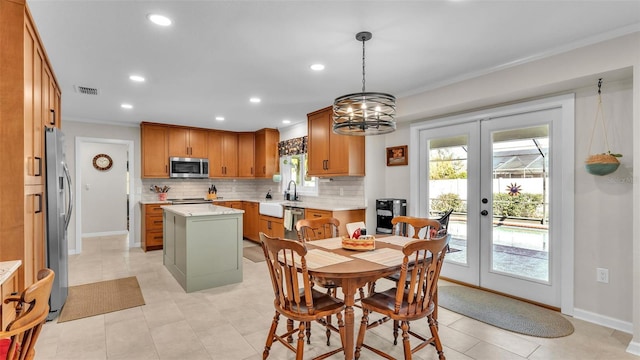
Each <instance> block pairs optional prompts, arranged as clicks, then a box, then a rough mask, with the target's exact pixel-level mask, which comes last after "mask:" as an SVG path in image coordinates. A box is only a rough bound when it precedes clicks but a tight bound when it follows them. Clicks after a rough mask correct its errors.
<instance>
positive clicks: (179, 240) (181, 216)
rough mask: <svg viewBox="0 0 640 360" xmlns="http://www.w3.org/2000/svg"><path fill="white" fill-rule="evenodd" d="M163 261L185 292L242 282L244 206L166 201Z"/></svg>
mask: <svg viewBox="0 0 640 360" xmlns="http://www.w3.org/2000/svg"><path fill="white" fill-rule="evenodd" d="M162 210H163V224H164V225H163V239H164V240H163V264H164V266H165V267H166V268H167V269H168V270H169V272H170V273H171V274H172V275H173V277H174V278H175V279H176V280H177V281H178V283H179V284H180V286H182V288H183V289H184V290H185V291H186V292H193V291H198V290H204V289H209V288H213V287H217V286H222V285H227V284H233V283H238V282H242V214H243V213H244V211H243V210H238V209H231V208H227V207H224V206H217V205H211V204H190V205H166V206H162Z"/></svg>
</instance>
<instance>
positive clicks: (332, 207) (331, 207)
mask: <svg viewBox="0 0 640 360" xmlns="http://www.w3.org/2000/svg"><path fill="white" fill-rule="evenodd" d="M217 201H249V202H256V203H260V202H274V203H280V204H282V205H283V206H291V207H298V208H304V209H318V210H326V211H344V210H361V209H366V208H367V207H366V206H358V205H348V204H327V203H320V202H314V201H313V200H305V201H286V200H277V199H274V200H265V199H257V198H228V199H227V198H224V199H217V200H213V202H214V204H215V202H217ZM140 203H141V204H143V205H145V204H166V205H171V201H157V200H151V201H140ZM189 205H190V204H189ZM194 205H195V204H194ZM197 205H207V204H197ZM174 206H178V205H174ZM181 206H182V205H181Z"/></svg>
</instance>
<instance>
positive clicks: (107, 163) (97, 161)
mask: <svg viewBox="0 0 640 360" xmlns="http://www.w3.org/2000/svg"><path fill="white" fill-rule="evenodd" d="M111 166H113V159H111V156H109V155H107V154H98V155H96V156H94V157H93V167H94V168H96V170H100V171H106V170H109V169H111Z"/></svg>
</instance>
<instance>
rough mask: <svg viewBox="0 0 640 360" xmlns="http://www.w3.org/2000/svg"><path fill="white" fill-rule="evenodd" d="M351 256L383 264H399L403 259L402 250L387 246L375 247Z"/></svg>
mask: <svg viewBox="0 0 640 360" xmlns="http://www.w3.org/2000/svg"><path fill="white" fill-rule="evenodd" d="M351 256H352V257H357V258H358V259H362V260H367V261H371V262H374V263H376V264H381V265H385V266H393V265H400V264H402V260H403V259H404V254H403V253H402V251H400V250H396V249H389V248H382V249H376V250H374V251H368V252H363V253H360V254H354V255H351Z"/></svg>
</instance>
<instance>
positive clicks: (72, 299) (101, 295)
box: [58, 276, 144, 323]
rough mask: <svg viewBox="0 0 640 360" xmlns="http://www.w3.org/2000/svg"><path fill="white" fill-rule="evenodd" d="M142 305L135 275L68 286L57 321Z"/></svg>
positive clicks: (142, 299)
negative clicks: (65, 299)
mask: <svg viewBox="0 0 640 360" xmlns="http://www.w3.org/2000/svg"><path fill="white" fill-rule="evenodd" d="M142 305H144V297H142V292H141V291H140V284H138V279H137V278H136V277H135V276H131V277H128V278H122V279H116V280H107V281H100V282H95V283H91V284H84V285H77V286H70V287H69V295H68V296H67V301H66V303H65V304H64V307H63V308H62V311H61V313H60V317H59V318H58V322H59V323H61V322H65V321H71V320H77V319H82V318H86V317H90V316H95V315H101V314H106V313H110V312H114V311H119V310H124V309H129V308H132V307H135V306H142Z"/></svg>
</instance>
